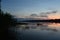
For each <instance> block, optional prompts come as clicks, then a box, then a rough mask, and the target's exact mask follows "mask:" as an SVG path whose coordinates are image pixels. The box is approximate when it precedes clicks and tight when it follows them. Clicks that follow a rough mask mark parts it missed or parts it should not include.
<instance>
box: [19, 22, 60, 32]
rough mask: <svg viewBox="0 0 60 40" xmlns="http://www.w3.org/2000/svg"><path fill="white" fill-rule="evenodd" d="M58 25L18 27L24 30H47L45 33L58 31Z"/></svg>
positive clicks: (34, 24) (39, 24) (41, 24)
mask: <svg viewBox="0 0 60 40" xmlns="http://www.w3.org/2000/svg"><path fill="white" fill-rule="evenodd" d="M59 26H60V24H59V23H29V24H28V25H19V27H20V28H21V29H22V30H24V29H28V30H29V29H30V30H32V29H35V30H36V29H37V30H47V31H55V32H57V31H58V28H59Z"/></svg>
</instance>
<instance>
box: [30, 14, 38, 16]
mask: <svg viewBox="0 0 60 40" xmlns="http://www.w3.org/2000/svg"><path fill="white" fill-rule="evenodd" d="M30 16H38V15H37V14H31V15H30Z"/></svg>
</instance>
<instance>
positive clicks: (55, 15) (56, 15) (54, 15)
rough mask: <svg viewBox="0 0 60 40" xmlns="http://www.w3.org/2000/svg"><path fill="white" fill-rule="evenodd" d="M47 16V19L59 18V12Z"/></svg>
mask: <svg viewBox="0 0 60 40" xmlns="http://www.w3.org/2000/svg"><path fill="white" fill-rule="evenodd" d="M48 18H49V19H60V15H59V14H51V15H48Z"/></svg>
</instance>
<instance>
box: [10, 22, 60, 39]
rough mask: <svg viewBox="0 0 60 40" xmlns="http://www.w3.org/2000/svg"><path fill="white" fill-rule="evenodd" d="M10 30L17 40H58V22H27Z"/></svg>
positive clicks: (59, 34) (59, 31) (59, 33)
mask: <svg viewBox="0 0 60 40" xmlns="http://www.w3.org/2000/svg"><path fill="white" fill-rule="evenodd" d="M10 30H12V32H15V35H16V39H17V40H60V23H39V24H38V23H28V25H17V28H10Z"/></svg>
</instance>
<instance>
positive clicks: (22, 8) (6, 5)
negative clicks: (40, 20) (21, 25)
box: [1, 0, 60, 18]
mask: <svg viewBox="0 0 60 40" xmlns="http://www.w3.org/2000/svg"><path fill="white" fill-rule="evenodd" d="M1 9H2V10H3V11H4V12H9V13H11V14H12V15H16V16H17V17H21V16H30V15H32V14H36V15H39V16H40V15H41V14H42V13H43V14H45V13H46V12H48V13H50V12H51V11H58V12H59V11H60V0H2V1H1ZM55 14H59V13H55ZM50 15H51V16H50ZM53 15H54V14H53V13H51V14H49V15H48V17H49V18H51V17H52V16H53ZM55 16H56V17H57V15H55ZM55 16H54V17H55ZM54 17H53V18H54ZM56 17H55V18H56ZM59 17H60V16H59Z"/></svg>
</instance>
